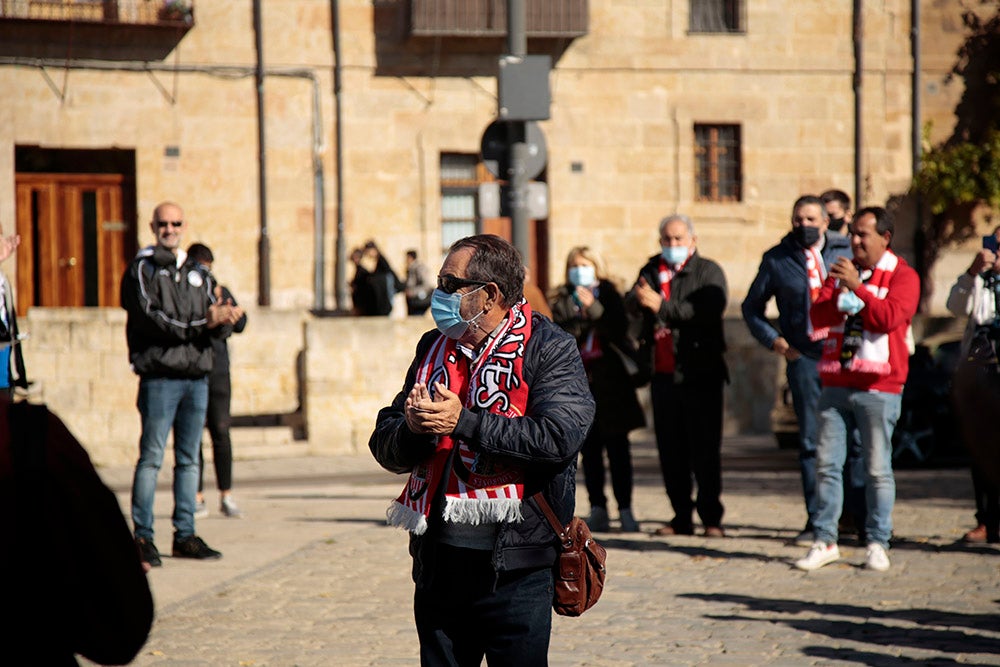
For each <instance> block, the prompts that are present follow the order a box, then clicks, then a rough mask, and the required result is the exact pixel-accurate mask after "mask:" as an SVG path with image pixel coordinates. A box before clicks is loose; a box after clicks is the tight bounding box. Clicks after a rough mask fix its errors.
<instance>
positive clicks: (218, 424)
mask: <svg viewBox="0 0 1000 667" xmlns="http://www.w3.org/2000/svg"><path fill="white" fill-rule="evenodd" d="M232 396H233V391H232V384H231V383H230V380H229V375H228V374H226V375H220V376H218V377H216V376H214V375H213V376H210V377H209V379H208V412H207V413H206V414H205V425H206V426H207V427H208V434H209V435H210V436H211V437H212V458H213V464H214V466H215V483H216V486H217V487H218V489H219V491H229V490H230V489H232V488H233V441H232V439H231V438H230V437H229V427H230V426H231V425H232V422H233V418H232V415H230V413H229V409H230V404H231V403H232ZM204 476H205V457H204V456H203V455H202V453H201V447H199V448H198V493H201V492H202V490H203V487H204V483H203V480H204Z"/></svg>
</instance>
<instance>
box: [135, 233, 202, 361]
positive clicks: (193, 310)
mask: <svg viewBox="0 0 1000 667" xmlns="http://www.w3.org/2000/svg"><path fill="white" fill-rule="evenodd" d="M214 286H215V282H214V281H213V280H212V276H211V274H210V273H209V272H208V271H207V270H205V269H204V268H203V267H201V266H198V265H195V264H192V263H188V264H184V265H182V266H180V267H178V266H177V258H176V257H175V256H174V255H173V253H171V252H170V251H169V250H167V249H166V248H162V247H160V246H153V247H150V248H144V249H143V250H140V251H139V254H138V255H136V258H135V259H134V260H132V263H131V264H130V265H129V267H128V270H127V271H126V272H125V275H124V276H123V277H122V283H121V303H122V308H124V309H125V310H126V311H127V312H128V321H127V323H126V325H125V337H126V339H127V341H128V356H129V361H130V362H131V364H132V370H133V371H135V373H136V374H137V375H142V376H149V377H173V378H199V377H204V376H205V375H207V374H208V373H209V371H211V370H212V344H211V337H212V336H213V335H217V334H219V333H220V332H219V331H218V329H221V327H216V329H209V328H208V307H209V305H211V304H212V303H214V301H215V296H214V294H213V288H214Z"/></svg>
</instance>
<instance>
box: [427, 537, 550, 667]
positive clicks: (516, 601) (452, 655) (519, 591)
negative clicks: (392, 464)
mask: <svg viewBox="0 0 1000 667" xmlns="http://www.w3.org/2000/svg"><path fill="white" fill-rule="evenodd" d="M543 527H544V526H543ZM492 558H493V553H492V552H490V551H478V550H474V549H462V548H459V547H452V546H446V545H440V544H439V545H438V548H437V554H436V558H435V563H434V575H433V577H432V582H431V584H430V587H429V588H426V589H420V588H418V589H417V591H416V594H415V595H414V600H413V611H414V616H415V618H416V622H417V634H418V635H419V637H420V664H421V665H422V666H423V667H467V666H473V665H474V666H475V667H479V665H481V664H482V662H483V657H484V656H485V657H486V663H487V664H488V665H489V666H490V667H502V666H504V665H507V666H509V667H545V665H548V654H549V637H550V635H551V633H552V594H553V583H552V568H548V567H546V568H542V569H537V570H515V571H513V572H501V573H499V574H497V572H496V571H495V570H494V569H493V564H492Z"/></svg>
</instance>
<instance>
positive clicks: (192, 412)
mask: <svg viewBox="0 0 1000 667" xmlns="http://www.w3.org/2000/svg"><path fill="white" fill-rule="evenodd" d="M186 228H187V224H186V222H185V221H184V212H183V211H182V210H181V207H180V206H178V205H177V204H174V203H171V202H164V203H162V204H160V205H159V206H157V207H156V209H155V210H154V211H153V220H152V222H150V229H151V230H152V231H153V234H154V235H155V236H156V245H155V246H150V247H148V248H144V249H143V250H140V251H139V254H138V255H137V256H136V258H135V259H134V260H133V261H132V263H131V264H130V265H129V268H128V270H127V271H126V272H125V275H124V276H123V277H122V283H121V303H122V307H123V308H124V309H125V310H126V311H127V312H128V321H127V323H126V326H125V335H126V338H127V340H128V352H129V361H130V362H131V364H132V370H133V371H134V372H135V373H136V375H138V376H139V396H138V399H137V400H136V406H137V407H138V409H139V414H140V415H141V417H142V435H141V437H140V440H139V461H138V462H137V463H136V467H135V479H134V480H133V482H132V523H133V525H134V530H135V538H136V544H137V545H138V547H139V552H140V553H141V554H142V560H143V562H146V563H148V564H149V565H150V566H152V567H156V566H158V565H161V564H162V561H161V560H160V553H159V551H158V550H157V548H156V545H155V544H154V543H153V498H154V495H155V492H156V478H157V476H158V475H159V472H160V466H161V465H162V463H163V451H164V449H165V448H166V444H167V436H168V435H169V433H170V431H171V430H173V433H174V486H173V489H174V512H173V515H172V519H173V525H174V541H173V551H172V553H173V555H174V557H176V558H199V559H205V558H221V557H222V554H221V553H219V552H218V551H215V550H214V549H211V548H209V546H208V545H207V544H205V542H204V541H203V540H202V539H201V538H200V537H198V536H197V535H195V533H194V510H195V492H196V490H197V488H198V448H199V446H200V444H201V432H202V429H203V428H204V426H205V410H206V407H207V405H208V373H209V371H211V370H212V345H211V336H212V335H216V334H218V333H219V332H221V331H223V329H222V327H224V326H226V325H233V324H235V323H236V322H237V321H238V320H239V319H240V317H241V316H242V314H243V309H242V308H240V307H239V306H234V305H233V304H232V303H231V302H222V301H221V300H220V299H218V296H217V294H216V286H215V283H214V282H213V280H212V278H211V274H209V273H208V272H207V271H205V270H204V269H203V268H200V267H199V266H198V265H196V264H185V259H186V253H185V252H184V251H183V250H181V249H180V244H181V237H182V235H183V233H184V231H185V230H186Z"/></svg>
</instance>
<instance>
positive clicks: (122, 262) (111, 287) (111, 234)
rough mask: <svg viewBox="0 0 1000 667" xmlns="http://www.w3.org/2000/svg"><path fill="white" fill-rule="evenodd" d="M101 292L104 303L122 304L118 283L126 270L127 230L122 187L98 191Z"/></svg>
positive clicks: (98, 253)
mask: <svg viewBox="0 0 1000 667" xmlns="http://www.w3.org/2000/svg"><path fill="white" fill-rule="evenodd" d="M97 212H98V213H97V225H98V229H97V261H98V265H99V269H98V296H99V298H100V303H101V305H102V306H118V305H121V304H120V303H119V299H120V295H119V290H118V286H119V283H120V282H121V277H122V274H124V273H125V267H126V266H127V261H126V257H125V247H126V242H125V233H126V232H127V230H128V225H126V224H125V221H124V220H123V219H122V189H121V187H120V186H119V187H112V186H105V187H102V188H100V189H99V190H98V193H97Z"/></svg>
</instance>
